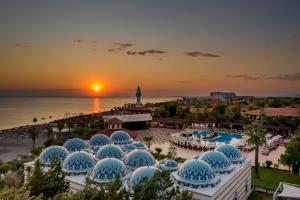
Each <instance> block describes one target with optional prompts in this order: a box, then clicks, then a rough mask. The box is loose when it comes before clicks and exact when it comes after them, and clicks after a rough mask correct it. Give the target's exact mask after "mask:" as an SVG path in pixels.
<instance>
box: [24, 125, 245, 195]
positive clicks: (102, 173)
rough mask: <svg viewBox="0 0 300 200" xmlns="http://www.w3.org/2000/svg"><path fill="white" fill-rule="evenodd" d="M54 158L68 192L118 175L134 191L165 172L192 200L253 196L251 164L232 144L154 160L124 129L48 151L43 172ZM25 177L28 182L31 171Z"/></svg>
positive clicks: (75, 139) (175, 185)
mask: <svg viewBox="0 0 300 200" xmlns="http://www.w3.org/2000/svg"><path fill="white" fill-rule="evenodd" d="M54 156H57V157H58V158H59V159H60V160H61V163H62V170H63V171H64V172H65V173H66V174H67V176H66V180H68V181H69V183H70V188H71V190H72V191H78V190H82V189H83V188H84V187H85V184H86V178H87V177H88V178H89V179H90V180H91V181H92V183H93V184H94V185H103V184H107V183H109V182H112V181H113V180H114V179H115V177H116V175H117V174H119V175H120V176H121V177H120V178H121V181H122V184H123V187H124V188H125V189H126V190H127V191H130V192H132V191H133V189H134V188H135V187H136V186H137V185H139V184H141V180H143V179H144V178H146V179H150V178H151V177H153V176H154V174H155V173H156V172H158V171H161V170H168V171H170V176H171V179H172V181H173V183H174V184H173V186H172V187H177V188H179V189H180V190H188V191H190V192H191V193H192V195H193V199H195V200H197V199H201V200H224V199H233V200H246V199H247V197H248V196H249V195H250V193H251V189H250V188H251V163H250V161H249V160H246V159H245V158H244V157H243V156H242V155H241V153H240V151H239V150H238V149H237V148H236V147H234V146H232V145H220V146H218V147H217V148H216V149H215V151H208V152H206V153H205V154H203V155H202V156H196V157H194V158H193V159H190V160H186V161H185V162H184V163H182V164H179V163H177V162H176V161H175V160H172V159H166V160H161V161H157V160H155V159H154V157H153V156H152V154H151V153H150V151H149V149H147V148H146V147H145V145H144V144H143V143H141V142H138V141H134V140H133V139H132V138H130V136H129V134H128V133H126V132H124V131H115V132H114V133H113V134H112V135H111V136H110V137H107V136H105V135H101V134H98V135H95V136H93V137H92V138H90V140H89V141H84V140H81V139H78V138H73V139H70V140H68V141H66V142H65V144H64V145H63V146H51V147H48V148H46V149H45V150H43V152H42V153H41V155H40V160H41V162H42V163H43V166H44V170H48V169H49V164H50V161H51V159H52V158H53V157H54ZM28 166H31V168H32V167H33V166H34V164H33V162H30V163H25V168H27V167H28ZM24 173H25V181H26V180H28V179H27V178H28V173H30V172H27V171H26V170H25V172H24Z"/></svg>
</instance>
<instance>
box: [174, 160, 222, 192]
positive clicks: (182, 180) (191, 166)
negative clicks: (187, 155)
mask: <svg viewBox="0 0 300 200" xmlns="http://www.w3.org/2000/svg"><path fill="white" fill-rule="evenodd" d="M173 176H174V178H175V179H176V180H177V181H178V182H179V184H183V185H184V186H192V187H193V188H198V187H214V186H215V185H217V184H218V183H219V182H220V179H219V178H217V177H216V175H215V173H214V171H213V169H212V168H211V167H210V166H209V165H208V164H207V163H206V162H204V161H203V160H199V159H192V160H188V161H185V162H184V163H183V164H182V165H181V167H180V168H179V170H178V171H177V172H173Z"/></svg>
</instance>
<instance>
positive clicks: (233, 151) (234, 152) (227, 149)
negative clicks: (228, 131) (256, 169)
mask: <svg viewBox="0 0 300 200" xmlns="http://www.w3.org/2000/svg"><path fill="white" fill-rule="evenodd" d="M216 151H219V152H221V153H223V154H224V155H225V156H226V157H227V158H228V159H229V161H230V162H232V163H235V164H237V163H242V162H244V161H245V158H244V157H243V156H242V154H241V152H240V151H239V150H238V149H237V148H236V147H234V146H232V145H230V144H224V145H221V146H219V147H217V148H216Z"/></svg>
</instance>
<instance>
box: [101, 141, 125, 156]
mask: <svg viewBox="0 0 300 200" xmlns="http://www.w3.org/2000/svg"><path fill="white" fill-rule="evenodd" d="M123 157H124V152H123V150H122V149H121V148H120V147H119V146H117V145H114V144H108V145H104V146H103V147H101V148H100V149H99V150H98V151H97V153H96V158H97V159H103V158H117V159H121V158H123Z"/></svg>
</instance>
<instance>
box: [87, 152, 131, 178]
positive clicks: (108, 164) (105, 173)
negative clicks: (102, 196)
mask: <svg viewBox="0 0 300 200" xmlns="http://www.w3.org/2000/svg"><path fill="white" fill-rule="evenodd" d="M126 172H127V170H126V167H125V165H124V164H123V162H122V161H120V160H118V159H116V158H105V159H103V160H100V161H99V162H98V163H97V164H96V165H95V167H94V170H93V173H92V178H93V181H95V182H97V183H107V182H111V181H113V180H115V178H116V175H118V174H119V175H120V178H121V179H122V178H124V177H125V176H126Z"/></svg>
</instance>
